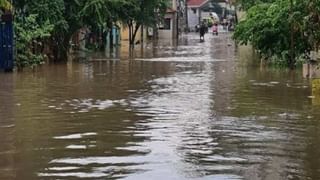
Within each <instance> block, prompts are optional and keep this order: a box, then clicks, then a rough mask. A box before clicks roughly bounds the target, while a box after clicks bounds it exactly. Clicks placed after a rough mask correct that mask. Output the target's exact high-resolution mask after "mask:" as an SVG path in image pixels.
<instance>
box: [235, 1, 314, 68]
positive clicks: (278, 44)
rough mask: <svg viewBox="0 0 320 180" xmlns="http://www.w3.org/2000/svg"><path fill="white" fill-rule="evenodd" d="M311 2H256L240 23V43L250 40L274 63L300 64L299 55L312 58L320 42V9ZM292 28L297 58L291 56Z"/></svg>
mask: <svg viewBox="0 0 320 180" xmlns="http://www.w3.org/2000/svg"><path fill="white" fill-rule="evenodd" d="M315 1H317V2H319V0H313V1H312V2H315ZM310 2H311V1H309V2H306V1H304V2H302V1H295V0H293V6H291V4H290V0H276V1H275V2H271V3H259V4H256V5H253V6H252V7H251V8H250V9H248V11H247V15H246V19H245V20H243V21H241V22H240V23H239V24H238V25H237V27H236V30H235V33H234V38H235V39H236V41H238V42H239V43H240V44H248V43H250V44H251V45H253V47H254V48H255V49H257V50H258V52H259V53H260V54H261V55H262V57H263V58H265V59H267V60H269V61H270V62H272V63H273V64H278V65H280V66H283V65H285V66H292V65H297V62H300V61H297V59H299V58H301V57H303V58H305V59H306V58H307V59H308V58H309V57H308V55H309V53H310V51H312V50H316V49H317V48H318V47H319V44H320V43H319V42H320V41H319V40H320V25H319V22H320V19H319V18H315V17H320V16H318V15H319V12H320V11H319V10H318V9H317V10H314V11H311V10H310V7H314V6H310V5H311V4H312V3H310ZM318 7H319V6H318ZM312 20H314V21H312ZM291 32H292V33H293V42H294V48H293V53H294V55H295V57H296V58H295V59H292V58H291ZM292 60H293V61H292Z"/></svg>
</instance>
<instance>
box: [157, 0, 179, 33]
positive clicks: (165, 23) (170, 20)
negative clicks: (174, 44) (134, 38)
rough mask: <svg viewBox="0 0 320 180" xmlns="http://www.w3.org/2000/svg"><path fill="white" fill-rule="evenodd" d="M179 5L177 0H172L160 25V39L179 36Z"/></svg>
mask: <svg viewBox="0 0 320 180" xmlns="http://www.w3.org/2000/svg"><path fill="white" fill-rule="evenodd" d="M177 10H178V7H177V0H171V2H170V6H169V7H168V9H167V12H166V14H165V17H164V19H163V20H162V22H160V24H159V25H158V38H159V39H176V38H178V11H177Z"/></svg>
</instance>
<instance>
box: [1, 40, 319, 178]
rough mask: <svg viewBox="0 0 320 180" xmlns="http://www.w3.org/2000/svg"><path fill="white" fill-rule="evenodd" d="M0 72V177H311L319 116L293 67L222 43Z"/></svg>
mask: <svg viewBox="0 0 320 180" xmlns="http://www.w3.org/2000/svg"><path fill="white" fill-rule="evenodd" d="M134 54H135V56H136V58H135V59H128V54H127V52H126V49H125V48H123V49H119V50H117V52H115V54H113V58H112V60H103V59H108V58H109V57H108V58H107V57H105V55H101V54H100V55H89V57H90V58H88V59H89V62H87V60H82V61H81V62H78V61H70V62H68V63H67V64H60V65H48V66H43V67H41V68H39V69H38V70H37V71H36V72H28V71H25V72H23V73H14V74H0V82H1V84H0V142H1V145H0V179H138V180H141V179H146V180H149V179H154V180H157V179H159V180H160V179H179V180H180V179H210V180H211V179H214V180H215V179H216V180H229V179H232V180H235V179H244V180H288V179H292V180H293V179H312V180H317V179H320V151H319V148H320V136H319V132H320V131H319V128H320V123H319V122H320V121H319V120H320V112H319V105H320V103H319V102H320V101H318V99H317V96H315V95H314V94H312V88H311V84H310V82H309V81H308V80H306V79H303V78H302V75H301V73H300V72H299V71H290V72H288V71H286V70H276V69H268V68H264V67H261V66H259V65H256V63H254V58H255V56H254V55H253V53H252V51H250V49H249V48H246V47H235V45H234V43H233V42H232V40H231V38H230V35H228V34H221V35H219V36H212V35H210V34H207V35H206V41H205V42H204V43H200V42H199V37H198V35H194V34H189V35H184V36H183V37H182V38H181V40H180V41H179V42H176V43H172V42H170V41H168V42H166V41H161V42H159V44H157V45H151V44H150V45H147V46H146V47H145V49H144V50H143V51H142V50H137V51H136V52H134Z"/></svg>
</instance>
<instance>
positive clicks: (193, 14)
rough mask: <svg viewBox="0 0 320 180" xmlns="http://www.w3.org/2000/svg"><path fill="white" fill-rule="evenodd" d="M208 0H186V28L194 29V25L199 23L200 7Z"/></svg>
mask: <svg viewBox="0 0 320 180" xmlns="http://www.w3.org/2000/svg"><path fill="white" fill-rule="evenodd" d="M208 1H209V0H188V2H187V3H188V8H187V13H188V28H189V30H190V31H195V29H196V26H197V25H198V24H200V20H201V12H202V11H201V8H202V7H203V6H204V5H205V4H206V3H207V2H208Z"/></svg>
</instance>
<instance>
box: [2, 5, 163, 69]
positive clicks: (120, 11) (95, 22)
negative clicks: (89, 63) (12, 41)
mask: <svg viewBox="0 0 320 180" xmlns="http://www.w3.org/2000/svg"><path fill="white" fill-rule="evenodd" d="M4 2H7V1H5V0H0V6H1V5H3V4H4ZM167 2H168V0H15V1H14V4H13V5H14V7H15V8H14V10H15V12H14V14H15V16H16V21H15V27H16V32H15V33H16V41H17V44H18V45H17V52H18V56H17V59H18V60H17V62H18V65H19V66H21V67H25V66H29V65H31V66H32V65H34V64H39V63H41V59H42V58H41V57H40V54H37V53H35V52H34V51H33V49H34V44H35V43H38V44H42V46H43V45H44V44H46V46H49V49H50V51H51V55H50V57H54V59H55V60H58V59H59V60H61V59H65V58H66V56H67V52H68V49H69V47H70V40H71V38H72V35H74V34H75V33H76V32H77V31H78V30H79V29H81V28H83V27H86V28H90V29H91V30H92V31H93V32H102V31H104V32H105V31H108V30H110V29H111V27H112V25H114V24H116V23H117V22H124V23H125V24H127V25H131V27H132V25H133V24H136V25H137V26H136V27H139V26H140V25H147V26H155V24H156V22H158V21H159V18H161V16H163V15H164V13H165V11H166V8H167ZM3 6H4V5H3ZM134 33H136V31H135V32H134ZM44 35H45V36H44ZM132 39H134V36H132ZM31 41H32V42H33V43H30V42H31ZM22 49H25V50H26V51H28V52H22Z"/></svg>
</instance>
